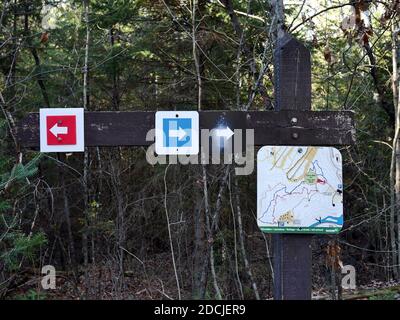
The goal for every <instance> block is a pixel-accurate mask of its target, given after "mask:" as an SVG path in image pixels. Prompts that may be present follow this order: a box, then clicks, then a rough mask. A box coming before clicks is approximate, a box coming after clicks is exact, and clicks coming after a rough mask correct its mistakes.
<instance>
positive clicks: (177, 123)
mask: <svg viewBox="0 0 400 320" xmlns="http://www.w3.org/2000/svg"><path fill="white" fill-rule="evenodd" d="M182 130H183V131H184V132H185V135H184V137H182V138H181V139H180V138H179V136H177V135H176V134H175V135H174V134H172V133H173V132H175V133H176V132H179V131H182ZM163 132H164V134H163V137H164V139H163V145H164V147H177V148H179V147H191V146H192V119H191V118H164V119H163Z"/></svg>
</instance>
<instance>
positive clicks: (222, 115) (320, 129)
mask: <svg viewBox="0 0 400 320" xmlns="http://www.w3.org/2000/svg"><path fill="white" fill-rule="evenodd" d="M154 118H155V112H146V111H131V112H86V113H85V146H89V147H91V146H146V145H150V144H152V143H153V142H152V141H146V134H147V132H148V131H149V130H151V129H153V128H154ZM294 119H295V120H296V121H295V122H293V120H294ZM218 125H228V126H229V127H230V128H231V129H232V130H233V129H254V136H255V138H254V139H255V145H268V144H272V145H342V144H351V143H353V142H354V129H353V114H352V112H349V111H343V112H329V111H321V112H311V111H308V112H304V111H296V110H289V111H280V112H273V111H252V112H242V111H201V112H200V128H201V129H210V130H211V129H213V128H215V127H217V126H218ZM16 135H17V138H18V141H19V142H20V144H21V145H22V146H25V147H37V146H39V114H38V113H31V114H29V115H28V116H27V117H26V118H24V119H23V120H22V121H21V122H20V123H19V124H18V126H17V132H16Z"/></svg>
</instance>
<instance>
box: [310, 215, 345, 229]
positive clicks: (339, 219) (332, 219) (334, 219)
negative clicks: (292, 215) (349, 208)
mask: <svg viewBox="0 0 400 320" xmlns="http://www.w3.org/2000/svg"><path fill="white" fill-rule="evenodd" d="M323 223H333V224H337V225H339V226H342V225H343V215H341V216H340V217H333V216H327V217H325V218H323V219H321V220H320V221H318V222H316V223H313V224H312V225H310V226H308V227H316V226H318V225H320V224H323Z"/></svg>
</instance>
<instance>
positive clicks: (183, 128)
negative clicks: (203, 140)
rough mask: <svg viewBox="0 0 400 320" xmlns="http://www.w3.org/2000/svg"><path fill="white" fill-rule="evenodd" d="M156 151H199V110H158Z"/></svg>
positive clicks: (190, 152) (173, 152)
mask: <svg viewBox="0 0 400 320" xmlns="http://www.w3.org/2000/svg"><path fill="white" fill-rule="evenodd" d="M156 152H157V153H158V154H160V155H174V154H177V155H179V154H182V155H183V154H185V155H194V154H198V153H199V113H198V112H197V111H158V112H156Z"/></svg>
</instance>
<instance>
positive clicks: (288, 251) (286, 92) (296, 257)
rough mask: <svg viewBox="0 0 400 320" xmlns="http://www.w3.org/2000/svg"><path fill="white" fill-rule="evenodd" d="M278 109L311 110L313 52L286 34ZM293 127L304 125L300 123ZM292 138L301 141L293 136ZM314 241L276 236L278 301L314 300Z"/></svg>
mask: <svg viewBox="0 0 400 320" xmlns="http://www.w3.org/2000/svg"><path fill="white" fill-rule="evenodd" d="M274 66H275V110H277V111H279V110H287V109H291V110H310V109H311V61H310V52H309V50H308V49H307V48H306V47H304V46H303V45H302V44H301V43H300V42H299V41H297V40H296V39H294V38H292V37H291V36H290V35H288V34H285V35H284V36H283V37H282V38H280V39H279V40H278V45H277V48H276V50H275V52H274ZM292 123H293V125H296V124H298V125H301V123H298V122H297V119H296V120H293V121H292ZM292 139H293V140H294V141H295V140H296V139H298V136H296V134H294V133H292ZM311 238H312V235H308V234H274V235H273V236H272V244H273V252H274V298H275V300H309V299H311V267H312V264H311Z"/></svg>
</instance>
